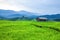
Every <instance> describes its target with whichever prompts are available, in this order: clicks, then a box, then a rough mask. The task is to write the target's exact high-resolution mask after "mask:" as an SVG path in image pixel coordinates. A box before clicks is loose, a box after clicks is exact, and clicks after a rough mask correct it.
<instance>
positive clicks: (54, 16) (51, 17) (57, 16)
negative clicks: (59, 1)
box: [39, 14, 60, 20]
mask: <svg viewBox="0 0 60 40" xmlns="http://www.w3.org/2000/svg"><path fill="white" fill-rule="evenodd" d="M39 17H46V18H48V19H49V20H53V19H60V14H53V15H43V16H39Z"/></svg>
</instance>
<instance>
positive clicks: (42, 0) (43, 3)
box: [0, 0, 60, 14]
mask: <svg viewBox="0 0 60 40" xmlns="http://www.w3.org/2000/svg"><path fill="white" fill-rule="evenodd" d="M0 9H5V10H14V11H20V10H25V11H29V12H35V13H39V14H57V13H59V14H60V0H0Z"/></svg>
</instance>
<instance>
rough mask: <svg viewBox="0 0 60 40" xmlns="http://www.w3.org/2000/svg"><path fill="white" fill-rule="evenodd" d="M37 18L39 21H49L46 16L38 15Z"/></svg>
mask: <svg viewBox="0 0 60 40" xmlns="http://www.w3.org/2000/svg"><path fill="white" fill-rule="evenodd" d="M36 20H37V21H47V18H45V17H37V18H36Z"/></svg>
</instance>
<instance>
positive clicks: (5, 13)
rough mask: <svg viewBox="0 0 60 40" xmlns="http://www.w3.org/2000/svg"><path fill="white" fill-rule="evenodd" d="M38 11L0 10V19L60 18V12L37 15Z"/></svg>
mask: <svg viewBox="0 0 60 40" xmlns="http://www.w3.org/2000/svg"><path fill="white" fill-rule="evenodd" d="M36 14H37V13H32V12H27V11H24V10H22V11H18V12H16V11H12V10H0V19H9V20H14V19H15V20H16V19H28V20H31V19H36V18H37V17H46V18H48V19H49V20H53V19H56V18H59V19H60V14H53V15H40V16H39V15H36Z"/></svg>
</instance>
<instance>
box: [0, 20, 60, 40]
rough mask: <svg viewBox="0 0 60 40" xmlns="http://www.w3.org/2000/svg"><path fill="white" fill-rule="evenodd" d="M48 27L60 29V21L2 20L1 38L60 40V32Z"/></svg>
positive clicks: (11, 39) (7, 39) (10, 39)
mask: <svg viewBox="0 0 60 40" xmlns="http://www.w3.org/2000/svg"><path fill="white" fill-rule="evenodd" d="M32 24H35V25H39V26H43V28H39V27H36V26H34V25H32ZM47 27H54V28H58V29H60V22H49V21H48V22H37V21H6V20H0V40H60V32H58V31H56V30H53V29H49V28H47Z"/></svg>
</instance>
